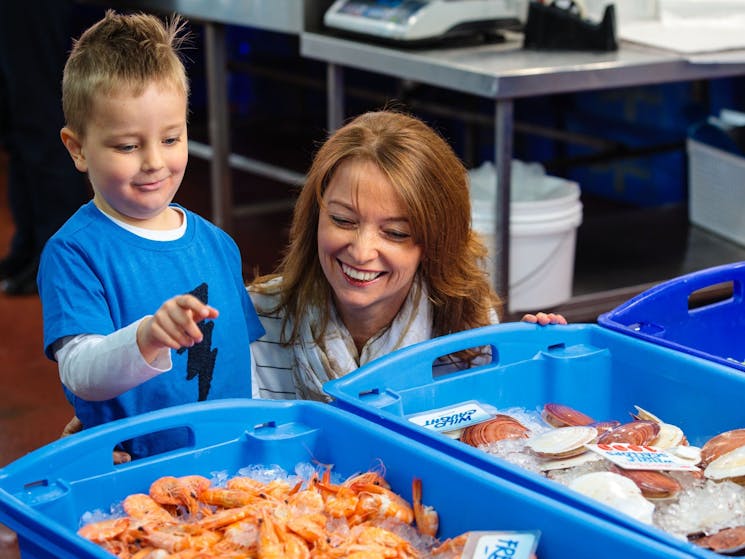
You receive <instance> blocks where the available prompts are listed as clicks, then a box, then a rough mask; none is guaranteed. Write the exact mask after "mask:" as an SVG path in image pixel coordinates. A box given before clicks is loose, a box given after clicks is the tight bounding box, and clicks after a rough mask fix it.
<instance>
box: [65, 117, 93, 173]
mask: <svg viewBox="0 0 745 559" xmlns="http://www.w3.org/2000/svg"><path fill="white" fill-rule="evenodd" d="M59 135H60V138H61V139H62V143H63V144H65V147H66V148H67V151H68V152H69V153H70V157H72V160H73V162H74V163H75V168H76V169H77V170H78V171H80V172H81V173H87V172H88V163H87V162H86V160H85V156H84V155H83V144H82V142H81V141H80V138H79V137H78V135H77V134H76V133H75V132H73V131H72V130H71V129H70V128H68V127H67V126H65V127H64V128H63V129H62V130H60V133H59Z"/></svg>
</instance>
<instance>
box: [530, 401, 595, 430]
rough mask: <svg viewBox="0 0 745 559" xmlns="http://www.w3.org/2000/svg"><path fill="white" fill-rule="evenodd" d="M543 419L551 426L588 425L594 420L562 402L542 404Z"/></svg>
mask: <svg viewBox="0 0 745 559" xmlns="http://www.w3.org/2000/svg"><path fill="white" fill-rule="evenodd" d="M541 417H543V420H544V421H545V422H546V423H548V424H549V425H551V426H552V427H567V426H577V425H589V424H590V423H593V422H594V421H595V420H594V419H593V418H591V417H590V416H588V415H585V414H584V413H582V412H581V411H577V410H575V409H574V408H570V407H569V406H565V405H563V404H555V403H548V404H546V405H544V406H543V412H542V413H541Z"/></svg>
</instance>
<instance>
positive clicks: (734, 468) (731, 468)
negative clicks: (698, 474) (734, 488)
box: [704, 446, 745, 484]
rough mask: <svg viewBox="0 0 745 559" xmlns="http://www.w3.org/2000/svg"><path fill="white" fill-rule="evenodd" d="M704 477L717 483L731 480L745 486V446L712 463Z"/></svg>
mask: <svg viewBox="0 0 745 559" xmlns="http://www.w3.org/2000/svg"><path fill="white" fill-rule="evenodd" d="M704 476H706V477H707V478H709V479H713V480H715V481H720V480H723V479H729V480H731V481H734V482H736V483H740V484H745V446H740V447H737V448H736V449H735V450H731V451H730V452H727V453H725V454H722V455H721V456H720V457H719V458H717V459H716V460H713V461H712V462H710V463H709V464H708V466H706V469H705V470H704Z"/></svg>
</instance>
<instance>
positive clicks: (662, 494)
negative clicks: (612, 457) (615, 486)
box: [613, 467, 683, 499]
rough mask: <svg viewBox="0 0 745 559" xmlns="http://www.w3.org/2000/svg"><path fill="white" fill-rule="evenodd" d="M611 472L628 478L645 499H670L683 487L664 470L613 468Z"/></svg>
mask: <svg viewBox="0 0 745 559" xmlns="http://www.w3.org/2000/svg"><path fill="white" fill-rule="evenodd" d="M613 472H615V473H617V474H620V475H622V476H624V477H627V478H629V479H630V480H631V481H633V482H634V483H635V484H636V486H637V487H638V488H639V489H640V490H641V492H642V495H643V496H644V497H646V498H647V499H672V498H674V497H677V496H678V493H680V491H681V490H682V489H683V487H682V486H681V485H680V482H679V481H678V480H677V479H675V478H674V477H672V476H670V475H668V474H666V473H665V472H658V471H655V470H626V469H623V468H617V467H616V468H613Z"/></svg>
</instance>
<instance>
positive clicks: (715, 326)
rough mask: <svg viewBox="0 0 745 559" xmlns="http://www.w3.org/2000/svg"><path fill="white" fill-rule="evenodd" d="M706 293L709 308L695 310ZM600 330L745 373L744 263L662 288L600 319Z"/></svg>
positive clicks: (687, 277) (709, 270) (703, 272)
mask: <svg viewBox="0 0 745 559" xmlns="http://www.w3.org/2000/svg"><path fill="white" fill-rule="evenodd" d="M717 287H718V288H719V290H721V292H723V293H724V294H725V296H726V298H725V299H724V300H719V299H717V298H716V297H715V293H716V289H717ZM706 290H710V291H711V293H712V294H711V295H710V297H711V299H710V300H711V301H713V302H708V303H707V304H704V305H702V306H698V305H697V303H696V295H695V294H697V293H699V294H701V295H700V297H701V298H702V299H703V300H704V301H707V299H704V297H705V296H706ZM730 291H731V296H730V295H729V293H730ZM692 296H693V297H692ZM598 324H600V325H601V326H604V327H606V328H610V329H612V330H616V331H618V332H622V333H624V334H628V335H630V336H633V337H635V338H638V339H640V340H645V341H647V342H651V343H654V344H659V345H663V346H666V347H670V348H673V349H676V350H678V351H682V352H685V353H689V354H691V355H696V356H698V357H703V358H704V359H708V360H710V361H714V362H717V363H721V364H723V365H727V366H729V367H734V368H735V369H738V370H740V371H744V372H745V262H737V263H734V264H727V265H724V266H716V267H713V268H707V269H705V270H701V271H698V272H693V273H690V274H687V275H684V276H680V277H678V278H675V279H672V280H669V281H666V282H663V283H660V284H659V285H656V286H654V287H652V288H650V289H648V290H647V291H644V292H643V293H640V294H639V295H637V296H636V297H633V298H632V299H629V300H628V301H627V302H625V303H623V304H622V305H619V306H618V307H616V308H615V309H613V310H612V311H610V312H607V313H604V314H601V315H600V316H599V317H598Z"/></svg>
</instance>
